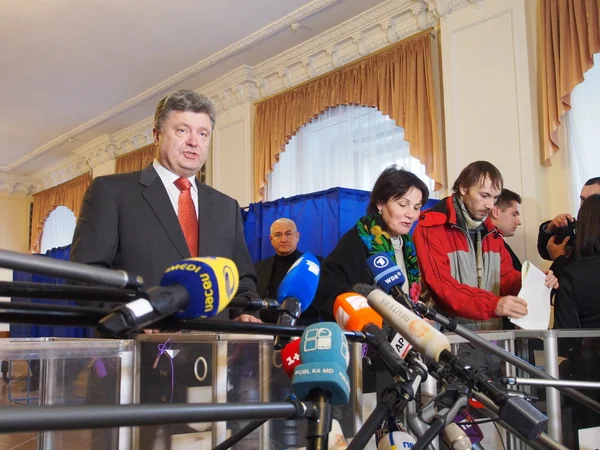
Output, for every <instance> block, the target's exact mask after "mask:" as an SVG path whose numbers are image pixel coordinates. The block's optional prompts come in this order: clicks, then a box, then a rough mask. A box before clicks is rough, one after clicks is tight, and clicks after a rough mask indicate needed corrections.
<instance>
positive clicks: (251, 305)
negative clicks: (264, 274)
mask: <svg viewBox="0 0 600 450" xmlns="http://www.w3.org/2000/svg"><path fill="white" fill-rule="evenodd" d="M227 307H228V308H231V309H243V310H244V311H264V310H267V309H277V308H279V302H278V301H277V300H273V299H271V298H264V299H261V298H246V297H233V298H232V299H231V301H230V302H229V305H228V306H227Z"/></svg>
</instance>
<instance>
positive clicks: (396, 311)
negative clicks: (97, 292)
mask: <svg viewBox="0 0 600 450" xmlns="http://www.w3.org/2000/svg"><path fill="white" fill-rule="evenodd" d="M367 300H368V302H369V305H371V307H372V308H373V309H374V310H375V311H377V312H378V313H379V314H381V317H383V320H385V321H386V322H387V323H389V324H390V326H391V327H392V328H393V329H394V330H396V331H397V332H398V333H400V335H401V336H402V337H403V338H404V339H406V340H407V341H408V342H409V343H410V344H411V345H412V346H413V347H414V348H415V350H417V351H418V352H419V353H421V354H422V355H424V356H425V357H427V358H429V359H431V360H433V361H435V362H439V359H440V355H441V354H442V353H443V352H444V351H446V352H450V342H449V341H448V338H447V337H446V336H444V335H443V334H442V333H440V332H439V331H438V330H436V329H435V328H434V327H432V326H431V325H430V324H428V323H427V322H425V321H424V320H423V319H422V318H420V317H419V316H417V315H416V314H415V313H413V312H412V311H410V310H409V309H408V308H406V307H405V306H403V305H401V304H400V303H398V302H397V301H396V300H394V298H392V297H391V296H389V295H387V294H385V293H384V292H383V291H380V290H375V291H373V292H371V293H370V294H369V296H368V297H367Z"/></svg>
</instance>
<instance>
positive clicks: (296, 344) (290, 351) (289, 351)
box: [281, 339, 300, 378]
mask: <svg viewBox="0 0 600 450" xmlns="http://www.w3.org/2000/svg"><path fill="white" fill-rule="evenodd" d="M298 364H300V339H295V340H293V341H291V342H289V343H288V344H287V345H286V346H285V347H283V349H282V350H281V366H282V367H283V370H284V371H285V373H287V375H288V377H290V378H292V374H293V373H294V367H296V366H297V365H298Z"/></svg>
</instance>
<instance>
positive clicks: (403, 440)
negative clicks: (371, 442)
mask: <svg viewBox="0 0 600 450" xmlns="http://www.w3.org/2000/svg"><path fill="white" fill-rule="evenodd" d="M416 443H417V441H415V438H413V437H412V436H411V435H410V434H408V433H406V432H405V431H392V432H391V433H388V434H386V435H385V436H384V437H383V438H382V439H381V440H380V441H379V444H378V445H377V450H399V449H401V448H412V446H413V445H415V444H416Z"/></svg>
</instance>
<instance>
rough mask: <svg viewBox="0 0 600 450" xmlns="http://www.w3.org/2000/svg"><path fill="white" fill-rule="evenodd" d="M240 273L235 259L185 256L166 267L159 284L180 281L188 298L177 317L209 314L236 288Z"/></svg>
mask: <svg viewBox="0 0 600 450" xmlns="http://www.w3.org/2000/svg"><path fill="white" fill-rule="evenodd" d="M239 282H240V276H239V273H238V269H237V266H236V265H235V263H234V262H233V261H232V260H230V259H227V258H221V257H202V258H188V259H184V260H183V261H180V262H178V263H176V264H173V265H171V266H170V267H168V268H167V270H166V271H165V273H164V275H163V276H162V278H161V280H160V285H161V286H172V285H176V284H179V285H182V286H183V287H184V288H185V289H186V290H187V292H188V294H189V297H190V301H189V304H188V307H187V308H186V309H185V310H184V311H180V312H179V313H177V315H176V317H177V318H180V319H197V318H204V317H212V316H214V315H216V314H218V313H220V312H221V311H223V310H224V309H225V308H226V307H227V305H228V304H229V302H230V301H231V299H232V298H233V297H234V295H235V294H236V292H237V290H238V286H239Z"/></svg>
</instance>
